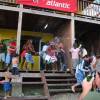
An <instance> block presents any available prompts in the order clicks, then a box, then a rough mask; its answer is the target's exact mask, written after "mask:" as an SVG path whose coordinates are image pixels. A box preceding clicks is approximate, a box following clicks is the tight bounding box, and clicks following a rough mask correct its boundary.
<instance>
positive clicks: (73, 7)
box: [16, 0, 77, 12]
mask: <svg viewBox="0 0 100 100" xmlns="http://www.w3.org/2000/svg"><path fill="white" fill-rule="evenodd" d="M16 3H18V4H23V5H30V6H37V7H42V8H48V9H53V10H59V11H64V12H76V11H77V0H16Z"/></svg>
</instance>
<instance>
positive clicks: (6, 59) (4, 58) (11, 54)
mask: <svg viewBox="0 0 100 100" xmlns="http://www.w3.org/2000/svg"><path fill="white" fill-rule="evenodd" d="M5 49H7V50H5ZM0 62H1V65H2V69H6V68H11V69H12V74H16V75H18V74H19V69H18V64H19V59H18V54H17V53H16V42H15V41H13V42H9V43H8V44H7V46H6V45H5V44H4V43H3V42H1V41H0Z"/></svg>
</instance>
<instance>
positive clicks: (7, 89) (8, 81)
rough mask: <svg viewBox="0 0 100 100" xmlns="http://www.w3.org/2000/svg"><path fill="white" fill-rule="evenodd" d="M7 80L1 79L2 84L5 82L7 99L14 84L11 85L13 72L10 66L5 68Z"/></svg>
mask: <svg viewBox="0 0 100 100" xmlns="http://www.w3.org/2000/svg"><path fill="white" fill-rule="evenodd" d="M4 77H5V80H2V81H0V83H1V84H3V90H4V92H5V96H4V99H7V97H9V96H10V93H11V90H12V85H11V78H12V76H11V73H10V72H9V68H7V69H5V72H4Z"/></svg>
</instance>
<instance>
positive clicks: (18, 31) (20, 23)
mask: <svg viewBox="0 0 100 100" xmlns="http://www.w3.org/2000/svg"><path fill="white" fill-rule="evenodd" d="M20 8H23V5H20ZM22 16H23V12H22V10H20V12H19V17H18V28H17V50H16V52H17V53H18V54H19V53H20V40H21V29H22Z"/></svg>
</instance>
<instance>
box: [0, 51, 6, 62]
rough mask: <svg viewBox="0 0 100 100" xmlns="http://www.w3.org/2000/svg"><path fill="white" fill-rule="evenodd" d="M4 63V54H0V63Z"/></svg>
mask: <svg viewBox="0 0 100 100" xmlns="http://www.w3.org/2000/svg"><path fill="white" fill-rule="evenodd" d="M1 61H3V62H5V53H0V62H1Z"/></svg>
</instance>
